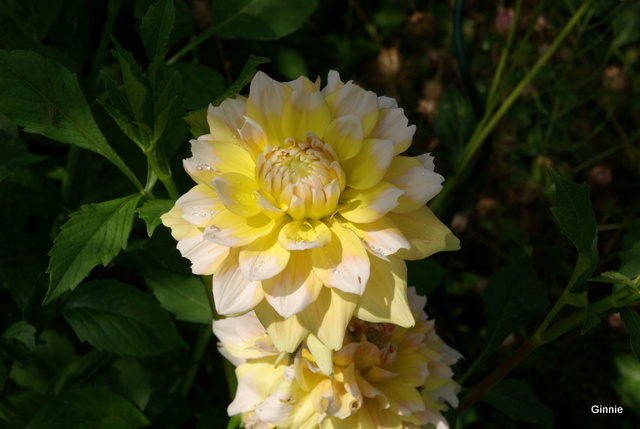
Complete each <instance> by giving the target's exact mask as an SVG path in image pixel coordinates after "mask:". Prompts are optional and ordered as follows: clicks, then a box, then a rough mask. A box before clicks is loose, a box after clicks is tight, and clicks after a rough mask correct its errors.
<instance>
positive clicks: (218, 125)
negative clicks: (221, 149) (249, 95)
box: [207, 95, 247, 141]
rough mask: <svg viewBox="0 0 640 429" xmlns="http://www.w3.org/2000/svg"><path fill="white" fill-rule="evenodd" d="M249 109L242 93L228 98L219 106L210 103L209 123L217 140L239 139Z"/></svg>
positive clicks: (213, 136) (208, 111)
mask: <svg viewBox="0 0 640 429" xmlns="http://www.w3.org/2000/svg"><path fill="white" fill-rule="evenodd" d="M246 111H247V100H246V98H244V97H243V96H241V95H237V96H236V98H227V99H226V100H224V101H223V102H222V103H221V104H220V105H219V106H213V105H209V109H208V110H207V123H208V124H209V130H210V132H211V136H212V138H213V139H214V140H215V141H232V140H233V139H237V138H238V137H239V136H238V129H239V128H241V127H242V124H243V122H244V115H245V113H246Z"/></svg>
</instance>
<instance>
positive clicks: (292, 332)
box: [255, 299, 309, 353]
mask: <svg viewBox="0 0 640 429" xmlns="http://www.w3.org/2000/svg"><path fill="white" fill-rule="evenodd" d="M255 312H256V315H257V316H258V319H260V323H262V326H264V327H265V329H266V330H267V332H268V333H269V337H270V338H271V341H273V345H274V346H275V347H276V349H278V350H279V351H281V352H287V353H293V352H294V351H295V350H296V349H297V348H298V346H299V345H300V343H301V342H302V340H303V339H304V338H305V337H306V336H307V335H308V334H309V331H308V330H306V329H305V328H303V327H302V325H301V324H300V322H298V319H297V318H296V316H292V317H289V318H287V319H285V318H284V317H282V316H280V315H279V314H278V312H277V311H276V310H275V309H274V308H273V307H272V306H271V304H269V303H268V302H267V300H266V299H264V300H262V302H260V303H259V304H258V305H257V306H256V307H255Z"/></svg>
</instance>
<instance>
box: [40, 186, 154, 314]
mask: <svg viewBox="0 0 640 429" xmlns="http://www.w3.org/2000/svg"><path fill="white" fill-rule="evenodd" d="M141 197H142V195H140V194H134V195H131V196H128V197H124V198H119V199H117V200H112V201H106V202H104V203H98V204H90V205H87V206H82V207H81V208H80V211H77V212H75V213H73V214H72V215H71V216H70V217H69V220H68V221H67V222H66V223H65V224H64V225H62V227H61V228H60V234H58V236H57V237H56V239H55V240H54V245H53V249H51V252H49V256H51V259H50V260H49V268H47V272H48V273H49V274H50V275H51V278H50V282H49V290H48V291H47V296H46V298H45V300H44V303H45V304H47V303H50V302H51V301H53V300H54V299H56V298H57V297H58V296H60V295H61V294H63V293H64V292H66V291H68V290H73V289H74V288H75V287H76V286H77V285H78V284H79V283H80V282H81V281H82V279H84V278H85V277H86V276H87V275H88V274H89V272H90V271H91V269H92V268H93V267H95V266H96V265H98V264H99V263H102V264H103V265H107V264H108V263H109V262H110V261H111V260H112V259H113V258H115V257H116V255H117V254H118V253H119V252H120V250H121V249H125V248H126V247H127V239H128V238H129V233H130V232H131V226H132V225H133V218H134V212H135V209H136V207H137V205H138V202H139V201H140V198H141Z"/></svg>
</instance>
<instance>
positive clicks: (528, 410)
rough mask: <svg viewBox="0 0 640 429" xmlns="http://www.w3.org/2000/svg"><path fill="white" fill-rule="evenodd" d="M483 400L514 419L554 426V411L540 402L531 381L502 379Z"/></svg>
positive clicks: (549, 426)
mask: <svg viewBox="0 0 640 429" xmlns="http://www.w3.org/2000/svg"><path fill="white" fill-rule="evenodd" d="M482 401H484V402H486V403H487V404H489V405H491V406H493V407H495V408H496V409H498V410H500V411H501V412H503V413H504V414H506V415H507V416H508V417H509V418H510V419H512V420H517V421H522V422H527V423H534V424H536V425H538V426H540V427H542V428H552V427H553V413H552V411H551V410H550V409H549V407H547V406H546V405H544V404H543V403H542V402H540V400H539V399H538V397H537V396H536V394H535V392H534V391H533V390H532V389H531V386H530V385H529V383H527V382H526V381H524V380H504V381H501V382H500V383H498V384H497V385H496V386H495V387H494V388H493V389H491V390H490V391H489V392H488V393H487V394H486V395H484V396H483V397H482Z"/></svg>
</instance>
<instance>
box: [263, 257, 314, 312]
mask: <svg viewBox="0 0 640 429" xmlns="http://www.w3.org/2000/svg"><path fill="white" fill-rule="evenodd" d="M262 289H263V290H264V294H265V297H266V299H267V301H268V302H269V304H270V305H271V306H272V307H273V308H274V309H275V310H276V311H277V312H278V314H279V315H280V316H282V317H284V318H285V319H286V318H287V317H291V316H293V315H294V314H298V313H300V312H301V311H302V310H304V309H305V308H307V306H309V304H311V303H312V302H313V301H314V300H315V299H316V298H317V297H318V294H319V293H320V290H321V289H322V283H320V281H319V280H318V279H317V278H316V277H315V276H314V275H313V272H312V271H311V253H310V252H305V251H301V252H291V256H290V257H289V263H288V264H287V267H286V269H285V270H283V271H282V272H280V273H279V274H277V275H275V276H274V277H272V278H268V279H265V280H263V281H262Z"/></svg>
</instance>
